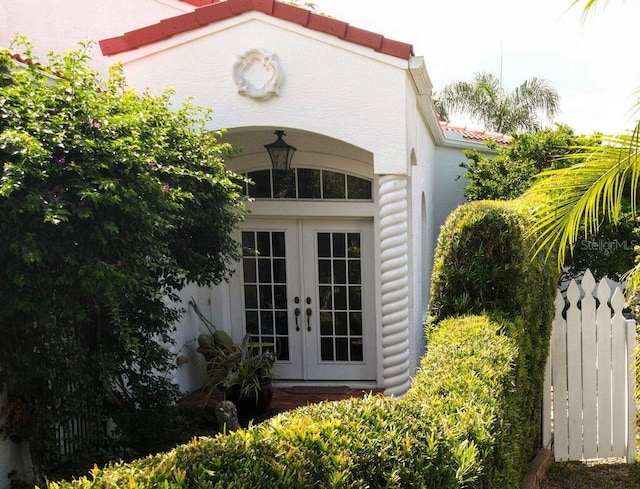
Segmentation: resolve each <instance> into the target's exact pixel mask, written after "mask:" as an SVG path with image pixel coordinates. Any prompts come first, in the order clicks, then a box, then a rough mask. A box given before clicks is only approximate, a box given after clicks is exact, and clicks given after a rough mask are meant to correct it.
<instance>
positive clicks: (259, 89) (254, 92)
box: [233, 49, 283, 100]
mask: <svg viewBox="0 0 640 489" xmlns="http://www.w3.org/2000/svg"><path fill="white" fill-rule="evenodd" d="M233 78H234V80H235V82H236V85H237V86H238V93H239V94H240V95H246V96H247V97H251V98H253V99H256V100H267V99H268V98H270V97H272V96H273V95H279V93H280V85H282V78H283V74H282V70H281V69H280V64H279V63H278V57H277V56H276V54H275V53H273V54H268V53H266V52H265V51H263V50H262V49H251V50H249V51H247V52H246V53H244V54H243V55H242V56H238V60H237V61H236V62H235V64H234V65H233Z"/></svg>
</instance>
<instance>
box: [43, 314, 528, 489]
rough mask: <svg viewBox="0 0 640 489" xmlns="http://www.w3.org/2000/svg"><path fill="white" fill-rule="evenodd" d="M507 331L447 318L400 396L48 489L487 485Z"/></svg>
mask: <svg viewBox="0 0 640 489" xmlns="http://www.w3.org/2000/svg"><path fill="white" fill-rule="evenodd" d="M504 327H505V325H504V323H497V322H492V321H490V320H489V318H488V317H470V318H465V319H462V320H458V319H452V320H449V321H445V322H443V323H442V324H441V326H440V328H438V331H437V332H436V333H435V334H434V336H433V338H432V343H431V348H430V350H429V352H428V354H427V355H426V356H425V358H424V359H423V362H422V371H421V373H420V374H419V375H418V376H417V377H416V379H415V382H414V384H413V386H412V388H411V390H410V391H409V393H408V394H407V396H406V397H405V398H404V399H394V398H386V397H382V396H373V397H368V398H366V399H350V400H345V401H340V402H332V403H322V404H318V405H312V406H307V407H305V408H301V409H298V410H295V411H291V412H289V413H285V414H283V415H280V416H278V417H276V418H273V419H271V420H269V421H267V422H265V423H262V424H260V425H257V426H254V427H252V428H250V429H247V430H241V431H238V432H234V433H231V434H229V435H226V436H222V435H219V436H217V437H215V438H200V439H197V440H194V441H192V442H191V443H188V444H186V445H183V446H179V447H177V448H176V449H174V450H172V451H170V452H167V453H164V454H159V455H156V456H153V457H149V458H147V459H144V460H139V461H136V462H133V463H131V464H128V465H118V466H112V467H109V468H106V469H104V470H95V471H94V472H93V474H92V475H91V476H90V477H87V478H83V479H80V480H78V481H75V482H71V483H70V482H65V483H59V484H58V483H51V484H49V486H48V487H49V488H50V489H53V488H72V487H73V488H79V487H82V488H104V489H106V488H121V487H128V488H130V489H142V488H152V487H154V488H155V487H160V488H162V487H172V488H174V487H175V488H204V487H210V488H211V487H216V488H252V489H256V488H317V487H323V488H325V487H326V488H330V487H340V488H365V487H370V488H382V487H416V488H424V487H433V488H438V489H448V488H451V489H453V488H471V487H489V485H487V484H488V482H489V481H491V480H493V479H495V478H494V477H493V476H492V474H493V472H495V471H496V470H497V469H496V468H495V467H494V466H491V467H489V466H487V464H486V462H485V460H491V462H492V464H494V465H495V460H502V459H503V458H505V457H504V452H505V451H507V450H508V449H507V450H505V449H504V448H503V447H501V446H499V443H501V442H502V438H501V432H502V430H504V429H505V427H506V423H507V421H508V420H507V418H506V416H505V415H504V413H506V412H510V409H509V405H508V403H509V399H510V398H511V397H510V394H509V393H510V392H511V390H512V386H513V383H514V378H513V377H514V370H513V365H514V364H515V361H516V358H517V355H518V352H517V346H516V344H515V342H514V341H513V340H512V339H511V338H509V337H508V336H505V335H503V334H502V333H501V332H502V330H503V329H504ZM496 454H497V455H496ZM507 487H508V486H507Z"/></svg>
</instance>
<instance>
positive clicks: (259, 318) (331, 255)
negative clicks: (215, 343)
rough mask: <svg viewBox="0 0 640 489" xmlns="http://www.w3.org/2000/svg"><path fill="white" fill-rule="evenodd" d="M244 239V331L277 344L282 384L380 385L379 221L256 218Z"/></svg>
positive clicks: (241, 303) (249, 223)
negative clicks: (377, 317)
mask: <svg viewBox="0 0 640 489" xmlns="http://www.w3.org/2000/svg"><path fill="white" fill-rule="evenodd" d="M240 234H241V241H242V245H243V256H242V263H241V273H240V294H239V295H240V296H239V297H238V298H237V300H236V301H234V302H235V303H236V307H237V306H239V309H240V310H241V311H242V314H241V317H240V318H239V319H240V321H238V325H239V326H240V327H241V328H242V329H243V334H244V333H245V332H248V333H250V334H252V335H253V338H254V339H255V340H256V341H261V342H268V343H272V344H273V345H274V347H275V350H276V354H277V357H278V361H277V364H276V375H277V376H278V378H280V379H284V380H287V379H289V380H327V381H331V380H374V379H375V378H376V363H375V362H376V352H375V346H376V335H375V329H376V326H375V307H374V291H373V287H374V281H373V276H374V275H373V230H372V224H371V222H370V221H364V220H363V221H355V220H354V221H349V220H344V221H318V220H307V219H288V220H286V219H255V220H253V221H247V222H246V223H244V225H243V226H242V227H241V229H240ZM238 303H239V304H238Z"/></svg>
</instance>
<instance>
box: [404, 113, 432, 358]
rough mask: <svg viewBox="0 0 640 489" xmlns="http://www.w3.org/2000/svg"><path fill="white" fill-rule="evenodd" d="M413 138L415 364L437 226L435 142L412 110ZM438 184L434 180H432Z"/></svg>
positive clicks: (420, 350)
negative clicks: (414, 135)
mask: <svg viewBox="0 0 640 489" xmlns="http://www.w3.org/2000/svg"><path fill="white" fill-rule="evenodd" d="M414 112H415V116H414V117H415V118H416V125H417V127H416V140H415V147H414V148H415V151H414V164H413V166H412V167H411V169H412V177H411V179H412V181H411V188H412V190H411V194H412V195H411V203H410V208H411V210H412V211H411V217H410V219H411V230H412V235H411V242H412V255H413V259H412V262H411V266H410V269H409V270H410V279H411V284H412V290H413V297H414V300H413V304H414V307H413V310H412V320H411V322H412V324H413V325H415V328H414V329H413V330H412V331H411V339H410V341H411V353H412V359H413V363H414V366H416V367H417V366H418V365H419V363H420V358H421V357H422V355H423V353H424V328H423V322H424V319H425V315H426V311H427V306H428V301H429V287H430V282H431V269H432V265H433V250H434V249H435V239H436V238H437V229H436V227H435V226H434V219H433V216H434V206H435V199H434V167H435V166H436V165H437V161H436V160H435V159H434V153H435V144H434V142H433V140H432V138H431V137H430V135H429V133H428V132H427V129H426V127H425V126H424V123H423V121H422V119H421V118H420V117H419V116H418V114H417V112H416V111H415V109H414ZM435 183H436V184H437V183H438V182H437V181H436V182H435Z"/></svg>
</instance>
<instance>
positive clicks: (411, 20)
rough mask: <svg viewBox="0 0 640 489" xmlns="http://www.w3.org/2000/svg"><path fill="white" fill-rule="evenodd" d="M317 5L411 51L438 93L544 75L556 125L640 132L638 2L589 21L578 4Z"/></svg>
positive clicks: (322, 0)
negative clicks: (482, 79)
mask: <svg viewBox="0 0 640 489" xmlns="http://www.w3.org/2000/svg"><path fill="white" fill-rule="evenodd" d="M314 1H315V4H316V10H317V12H319V13H323V14H327V15H330V16H333V17H336V18H338V19H340V20H342V21H345V22H348V23H349V24H350V25H352V26H355V27H360V28H363V29H368V30H371V31H374V32H377V33H379V34H382V35H384V36H385V37H387V38H390V39H395V40H397V41H403V42H406V43H409V44H412V45H413V50H414V54H415V55H416V56H423V57H424V59H425V64H426V67H427V72H428V73H429V76H430V78H431V81H432V83H433V86H434V90H435V91H437V90H438V89H439V88H442V87H444V86H445V85H446V84H447V83H450V82H453V81H462V80H465V81H471V80H472V78H473V76H474V74H476V73H479V72H490V73H493V74H494V75H496V76H499V77H501V78H502V80H503V84H504V86H505V87H506V88H508V89H513V88H514V87H516V86H517V85H519V84H521V83H522V82H523V81H525V80H527V79H530V78H533V77H539V78H544V79H545V80H547V81H548V82H550V83H551V85H552V86H553V87H555V89H556V90H557V91H558V93H559V94H560V107H561V110H560V113H559V115H558V117H557V118H556V119H555V122H558V123H564V124H568V125H569V126H571V127H572V128H573V129H574V130H575V132H576V133H579V134H592V133H594V132H602V133H605V134H618V133H622V132H625V131H627V130H630V129H632V128H633V126H634V123H635V120H636V115H637V114H635V113H634V111H633V110H632V109H633V108H634V106H635V104H636V101H637V97H636V96H635V95H634V94H635V92H636V90H637V89H638V87H640V49H638V46H639V45H640V43H639V42H638V41H639V40H638V32H639V31H640V29H639V28H640V26H639V25H638V24H639V23H640V2H638V1H637V0H627V1H625V0H610V1H607V0H601V1H600V3H601V4H602V6H601V7H599V8H596V10H594V11H593V12H592V13H590V14H589V15H588V16H587V18H586V19H585V18H583V12H582V8H581V5H579V6H576V7H571V1H572V0H529V1H523V0H483V1H482V0H481V1H478V0H314ZM605 5H606V7H605ZM603 7H604V8H603ZM452 122H454V123H464V124H465V125H468V126H469V127H472V126H473V123H470V122H469V121H463V120H458V121H457V120H455V119H454V120H452Z"/></svg>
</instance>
